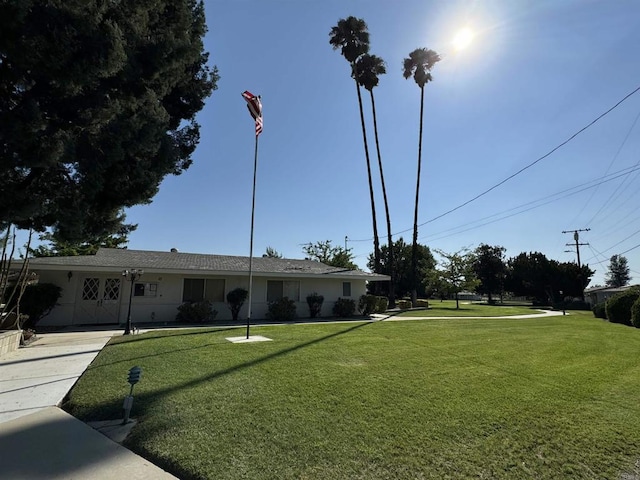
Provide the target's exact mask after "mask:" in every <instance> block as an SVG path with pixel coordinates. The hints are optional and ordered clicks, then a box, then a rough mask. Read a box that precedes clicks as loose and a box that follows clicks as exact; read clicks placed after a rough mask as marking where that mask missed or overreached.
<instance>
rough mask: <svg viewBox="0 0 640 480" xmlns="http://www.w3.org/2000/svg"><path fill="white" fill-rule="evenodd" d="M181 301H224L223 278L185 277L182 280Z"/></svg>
mask: <svg viewBox="0 0 640 480" xmlns="http://www.w3.org/2000/svg"><path fill="white" fill-rule="evenodd" d="M183 287H184V288H183V290H182V301H183V302H201V301H202V300H209V301H210V302H224V279H222V278H207V279H204V278H185V279H184V282H183Z"/></svg>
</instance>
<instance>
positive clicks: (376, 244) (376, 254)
mask: <svg viewBox="0 0 640 480" xmlns="http://www.w3.org/2000/svg"><path fill="white" fill-rule="evenodd" d="M353 68H354V71H355V65H354V66H353ZM356 77H357V76H356ZM355 82H356V90H357V92H358V106H359V107H360V123H361V124H362V139H363V141H364V155H365V157H366V160H367V176H368V178H369V197H370V198H371V218H372V221H373V263H374V271H379V270H380V239H379V238H378V222H377V220H376V202H375V199H374V196H373V181H372V179H371V161H370V160H369V145H368V143H367V129H366V128H365V123H364V111H363V109H362V95H361V94H360V84H358V81H357V80H356V81H355ZM375 284H376V283H375V282H374V288H375Z"/></svg>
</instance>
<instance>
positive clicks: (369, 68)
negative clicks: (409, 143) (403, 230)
mask: <svg viewBox="0 0 640 480" xmlns="http://www.w3.org/2000/svg"><path fill="white" fill-rule="evenodd" d="M385 73H387V68H386V66H385V63H384V60H382V59H381V58H380V57H376V56H375V55H369V54H368V53H367V54H364V55H362V56H361V57H360V58H358V60H357V61H356V71H355V74H356V75H357V77H356V80H357V81H358V83H359V84H360V85H362V86H363V87H364V88H365V89H366V90H368V91H369V94H370V96H371V112H372V114H373V133H374V136H375V139H376V152H377V154H378V168H379V170H380V182H381V184H382V199H383V200H384V211H385V215H386V219H387V245H393V239H392V234H391V215H390V213H389V201H388V199H387V187H386V185H385V181H384V171H383V169H382V155H381V154H380V142H379V140H378V117H377V115H376V102H375V97H374V95H373V89H374V88H375V87H377V86H378V83H379V77H380V75H384V74H385ZM387 254H388V255H389V257H388V259H387V262H388V266H389V276H390V277H391V281H390V282H389V283H390V286H389V306H390V307H391V308H394V307H395V305H396V300H395V268H394V261H393V248H388V249H387Z"/></svg>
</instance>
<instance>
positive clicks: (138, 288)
mask: <svg viewBox="0 0 640 480" xmlns="http://www.w3.org/2000/svg"><path fill="white" fill-rule="evenodd" d="M157 295H158V284H157V283H136V284H134V286H133V296H134V297H155V296H157Z"/></svg>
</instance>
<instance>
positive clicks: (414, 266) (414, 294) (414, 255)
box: [411, 86, 424, 308]
mask: <svg viewBox="0 0 640 480" xmlns="http://www.w3.org/2000/svg"><path fill="white" fill-rule="evenodd" d="M423 113H424V86H422V87H420V134H419V137H418V174H417V176H416V205H415V209H414V212H413V245H412V248H411V280H412V282H411V283H412V290H411V306H412V307H414V308H415V307H416V306H417V300H418V200H419V197H420V170H421V166H422V116H423Z"/></svg>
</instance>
